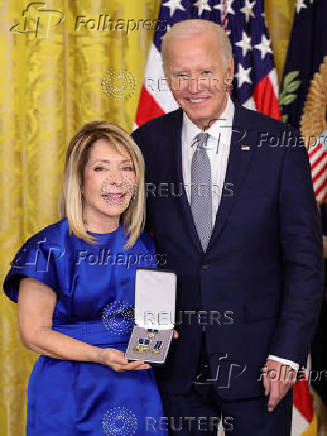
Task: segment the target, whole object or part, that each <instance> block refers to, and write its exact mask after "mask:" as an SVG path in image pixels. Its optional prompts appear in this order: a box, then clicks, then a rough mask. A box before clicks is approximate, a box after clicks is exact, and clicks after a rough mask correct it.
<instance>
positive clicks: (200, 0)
mask: <svg viewBox="0 0 327 436" xmlns="http://www.w3.org/2000/svg"><path fill="white" fill-rule="evenodd" d="M195 6H196V7H197V8H198V14H199V15H202V12H203V11H209V12H211V9H210V6H209V5H208V0H197V2H196V3H195Z"/></svg>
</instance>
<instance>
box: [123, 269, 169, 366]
mask: <svg viewBox="0 0 327 436" xmlns="http://www.w3.org/2000/svg"><path fill="white" fill-rule="evenodd" d="M176 288H177V277H176V274H175V273H174V272H173V271H169V270H163V269H146V268H137V269H136V273H135V325H134V328H133V331H132V334H131V336H130V340H129V343H128V347H127V350H126V352H125V356H126V358H127V359H128V360H130V361H132V360H144V361H145V362H147V363H152V364H158V365H162V364H163V363H164V362H165V360H166V357H167V354H168V350H169V346H170V343H171V340H172V338H173V331H174V323H175V301H176Z"/></svg>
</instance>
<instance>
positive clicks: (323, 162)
mask: <svg viewBox="0 0 327 436" xmlns="http://www.w3.org/2000/svg"><path fill="white" fill-rule="evenodd" d="M324 133H325V137H326V133H327V132H324ZM324 144H325V142H324ZM308 154H309V159H310V164H311V175H312V182H313V189H314V191H315V196H316V200H317V202H318V203H323V202H326V201H327V151H326V146H324V145H323V144H322V143H319V144H316V145H314V146H313V147H311V148H310V149H309V151H308Z"/></svg>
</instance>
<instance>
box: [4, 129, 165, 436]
mask: <svg viewBox="0 0 327 436" xmlns="http://www.w3.org/2000/svg"><path fill="white" fill-rule="evenodd" d="M144 197H145V195H144V163H143V158H142V155H141V153H140V151H139V149H138V147H137V146H136V145H135V143H134V142H133V140H132V139H131V138H130V137H129V135H128V134H127V133H126V132H125V131H124V130H123V129H121V128H120V127H118V126H116V125H114V124H109V123H106V122H93V123H90V124H86V125H85V126H83V127H82V129H81V130H80V131H79V132H78V133H77V134H76V135H75V136H74V138H73V139H72V141H71V142H70V144H69V147H68V151H67V159H66V167H65V175H64V183H63V190H62V201H61V209H62V219H61V221H58V222H56V223H55V224H52V225H50V226H48V227H46V228H44V229H43V230H41V231H40V232H39V233H37V234H36V235H34V236H32V237H31V238H30V239H29V240H28V241H27V242H26V243H25V244H24V245H23V246H22V247H21V249H20V250H19V251H18V253H17V255H16V256H15V259H14V261H13V262H12V266H11V269H10V271H9V273H8V275H7V277H6V279H5V282H4V291H5V293H6V294H7V296H8V297H9V298H10V299H11V300H13V301H15V302H18V314H19V330H20V334H21V338H22V340H23V342H24V344H25V345H26V347H28V348H30V349H32V350H34V351H36V352H37V353H39V354H41V356H40V357H39V359H38V360H37V362H36V364H35V366H34V369H33V372H32V374H31V377H30V381H29V388H28V419H27V432H26V434H27V435H28V436H44V435H46V436H58V435H60V436H81V435H94V436H98V435H101V434H107V435H117V436H118V435H140V436H144V434H147V435H151V434H153V433H155V434H156V435H164V434H167V432H166V431H164V430H163V429H162V428H161V427H162V426H159V425H158V424H159V422H160V417H162V416H163V411H162V405H161V400H160V397H159V394H158V390H157V385H156V382H155V379H154V375H153V371H152V369H151V368H150V366H149V365H148V364H145V363H144V361H136V362H132V363H129V362H128V361H127V360H126V358H125V357H124V350H125V349H126V346H127V342H128V339H129V335H130V332H131V328H132V324H133V316H132V308H133V305H134V276H135V268H136V267H146V268H155V267H156V266H157V264H158V257H156V256H155V254H154V248H153V242H152V239H151V237H150V236H148V235H146V234H144V233H142V228H143V223H144V201H145V198H144Z"/></svg>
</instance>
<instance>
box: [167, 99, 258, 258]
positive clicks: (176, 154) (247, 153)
mask: <svg viewBox="0 0 327 436" xmlns="http://www.w3.org/2000/svg"><path fill="white" fill-rule="evenodd" d="M244 112H245V110H244V109H243V108H242V107H241V106H239V105H237V104H235V115H234V121H233V130H232V137H231V145H230V154H229V159H228V165H227V171H226V177H225V188H224V189H223V192H222V197H221V202H220V205H219V207H218V212H217V216H216V221H215V226H214V228H213V231H212V235H211V239H210V242H209V245H208V248H207V252H208V251H209V250H210V248H211V247H212V245H213V244H214V242H215V241H216V240H217V238H218V237H219V236H220V234H221V232H222V230H223V228H224V225H225V224H226V222H227V218H228V216H229V214H230V212H231V210H232V206H233V205H234V203H235V201H237V197H238V193H239V191H240V189H241V186H242V181H243V179H244V177H245V174H246V171H247V169H248V166H249V163H250V161H251V157H252V155H253V147H254V144H255V141H254V140H253V139H254V138H251V137H250V136H251V135H250V133H249V132H248V131H247V130H246V129H247V122H246V115H245V114H244ZM174 121H175V126H174V128H172V130H171V135H172V137H171V139H172V158H173V161H174V165H175V174H176V180H177V183H178V187H177V192H179V191H180V192H181V196H180V197H178V198H179V199H180V206H181V208H182V216H184V217H185V226H186V228H187V232H188V233H189V235H190V238H191V240H192V242H193V244H194V247H195V248H196V249H197V251H198V252H199V253H200V254H201V253H202V254H203V250H202V246H201V242H200V239H199V237H198V233H197V230H196V227H195V224H194V220H193V215H192V210H191V206H190V204H189V201H188V198H187V194H186V191H185V189H184V183H183V166H182V123H183V111H182V110H181V109H180V110H178V111H176V117H175V120H174ZM179 186H181V187H182V189H180V190H179V189H178V188H179ZM229 190H231V191H232V195H229V193H230V191H229Z"/></svg>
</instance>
